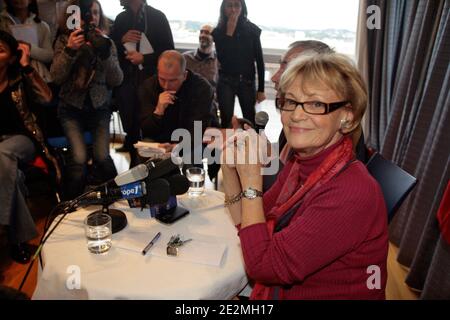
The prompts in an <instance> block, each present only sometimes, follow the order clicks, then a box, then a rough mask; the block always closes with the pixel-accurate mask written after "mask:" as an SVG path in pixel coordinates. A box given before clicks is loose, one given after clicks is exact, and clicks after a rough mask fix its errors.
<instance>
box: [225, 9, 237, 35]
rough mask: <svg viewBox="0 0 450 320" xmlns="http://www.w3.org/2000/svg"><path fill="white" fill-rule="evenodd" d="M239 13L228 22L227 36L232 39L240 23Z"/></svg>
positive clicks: (232, 15) (231, 16)
mask: <svg viewBox="0 0 450 320" xmlns="http://www.w3.org/2000/svg"><path fill="white" fill-rule="evenodd" d="M239 15H240V14H239V13H232V14H231V15H230V16H229V17H228V21H227V36H230V37H232V36H233V34H234V31H235V30H236V26H237V23H238V21H239Z"/></svg>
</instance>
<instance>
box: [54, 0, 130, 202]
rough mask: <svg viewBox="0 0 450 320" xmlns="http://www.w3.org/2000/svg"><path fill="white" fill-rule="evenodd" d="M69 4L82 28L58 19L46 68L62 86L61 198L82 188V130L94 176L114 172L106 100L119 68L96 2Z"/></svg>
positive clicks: (119, 75) (117, 79) (118, 80)
mask: <svg viewBox="0 0 450 320" xmlns="http://www.w3.org/2000/svg"><path fill="white" fill-rule="evenodd" d="M70 5H77V6H79V7H80V9H81V29H78V30H68V29H67V23H66V21H69V20H70V19H73V18H72V17H71V16H66V17H65V19H63V21H61V24H60V29H59V30H58V33H59V35H58V37H57V39H56V41H55V48H54V49H55V58H54V61H53V64H52V66H51V69H50V72H51V74H52V76H53V79H54V81H55V83H57V84H59V85H61V90H60V94H59V98H60V102H59V106H58V118H59V120H60V122H61V125H62V127H63V129H64V133H65V135H66V137H67V139H68V140H69V144H70V147H71V151H72V161H71V164H70V165H69V166H70V168H67V169H68V170H67V173H68V174H67V177H66V179H67V180H66V181H65V191H66V192H65V197H67V198H74V197H76V196H78V195H80V194H81V193H82V192H83V191H84V187H85V181H84V180H85V176H86V174H85V171H86V163H87V160H88V156H87V150H86V149H87V148H86V144H85V141H84V138H83V133H84V132H85V131H89V132H91V134H92V137H93V160H94V166H95V168H96V170H95V172H96V174H97V175H98V176H97V178H98V179H99V180H101V181H104V180H108V179H110V178H112V177H114V176H115V175H116V174H117V171H116V168H115V167H114V163H113V161H112V159H111V157H110V155H109V122H110V118H111V109H110V100H111V89H112V87H115V86H118V85H120V83H121V82H122V79H123V73H122V70H121V69H120V66H119V62H118V60H117V51H116V47H115V45H114V43H113V41H112V40H110V39H109V38H107V37H106V35H105V33H106V31H107V23H106V18H105V17H104V16H103V12H102V8H101V5H100V3H99V2H98V1H96V0H72V1H70V2H69V6H70ZM68 19H69V20H68ZM99 182H100V181H99Z"/></svg>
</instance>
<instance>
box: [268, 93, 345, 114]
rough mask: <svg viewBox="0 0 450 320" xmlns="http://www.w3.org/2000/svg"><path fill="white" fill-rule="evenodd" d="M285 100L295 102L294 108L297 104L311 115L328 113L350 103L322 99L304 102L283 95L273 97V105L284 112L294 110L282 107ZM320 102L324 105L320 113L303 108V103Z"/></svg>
mask: <svg viewBox="0 0 450 320" xmlns="http://www.w3.org/2000/svg"><path fill="white" fill-rule="evenodd" d="M286 100H289V101H291V102H292V103H293V104H295V109H297V107H298V106H301V107H302V109H303V111H304V112H305V113H307V114H313V115H325V114H328V113H331V112H333V111H336V110H337V109H339V108H342V107H345V106H346V105H348V104H349V103H350V101H340V102H332V103H325V102H322V101H304V102H298V101H295V100H292V99H286V98H284V97H277V98H275V107H276V108H277V109H279V110H281V111H286V112H293V111H295V109H294V110H286V109H283V106H284V104H285V103H286ZM317 102H318V103H322V104H324V105H325V111H324V112H322V113H311V112H308V111H306V110H305V107H304V104H305V103H317Z"/></svg>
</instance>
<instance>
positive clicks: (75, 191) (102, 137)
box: [58, 104, 117, 199]
mask: <svg viewBox="0 0 450 320" xmlns="http://www.w3.org/2000/svg"><path fill="white" fill-rule="evenodd" d="M58 118H59V120H60V122H61V126H62V127H63V129H64V134H65V135H66V137H67V140H68V142H69V145H70V148H71V161H69V163H68V164H67V166H66V168H64V169H65V170H64V171H65V172H66V175H65V179H64V197H65V198H68V199H73V198H75V197H77V196H79V195H80V194H82V193H83V191H84V189H85V185H86V169H87V166H86V165H87V161H88V160H89V158H88V150H87V145H86V143H85V141H84V137H83V135H84V132H86V131H88V132H90V133H91V135H92V138H93V144H92V150H93V163H94V167H95V174H96V177H97V178H98V179H99V180H100V181H101V182H104V181H106V180H109V179H111V178H114V177H115V176H116V175H117V170H116V167H115V166H114V162H113V160H112V158H111V156H110V154H109V123H110V119H111V110H110V109H109V108H100V109H93V108H92V107H90V106H86V107H84V109H78V108H75V107H72V106H68V105H64V104H62V105H60V106H59V108H58ZM100 181H99V182H100Z"/></svg>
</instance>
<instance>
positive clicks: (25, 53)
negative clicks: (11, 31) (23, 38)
mask: <svg viewBox="0 0 450 320" xmlns="http://www.w3.org/2000/svg"><path fill="white" fill-rule="evenodd" d="M18 49H19V50H20V51H22V56H21V57H20V61H19V63H20V65H21V66H22V67H26V66H28V65H29V64H30V45H29V44H28V43H24V42H19V48H18Z"/></svg>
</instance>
